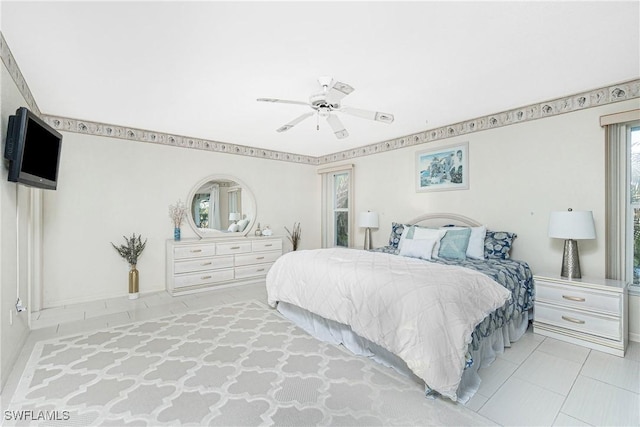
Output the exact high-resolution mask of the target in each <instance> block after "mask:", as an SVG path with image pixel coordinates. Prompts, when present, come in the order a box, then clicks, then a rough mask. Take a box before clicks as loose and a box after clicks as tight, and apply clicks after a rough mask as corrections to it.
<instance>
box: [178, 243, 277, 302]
mask: <svg viewBox="0 0 640 427" xmlns="http://www.w3.org/2000/svg"><path fill="white" fill-rule="evenodd" d="M281 255H282V238H281V237H276V236H273V237H239V238H233V239H211V240H199V239H185V240H180V241H177V242H176V241H174V240H167V292H169V293H170V294H171V295H181V294H186V293H192V292H198V291H205V290H208V289H211V288H213V287H227V286H232V285H242V284H249V283H256V282H260V281H262V280H264V278H265V276H266V275H267V271H269V268H270V267H271V265H272V264H273V263H274V262H275V260H276V259H278V257H280V256H281Z"/></svg>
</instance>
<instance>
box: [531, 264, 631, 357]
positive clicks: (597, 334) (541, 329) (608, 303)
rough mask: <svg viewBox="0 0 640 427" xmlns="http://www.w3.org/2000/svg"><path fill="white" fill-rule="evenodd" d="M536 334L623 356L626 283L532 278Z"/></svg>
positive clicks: (535, 276)
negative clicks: (534, 295)
mask: <svg viewBox="0 0 640 427" xmlns="http://www.w3.org/2000/svg"><path fill="white" fill-rule="evenodd" d="M533 279H534V281H535V291H536V297H535V306H534V321H533V329H534V332H535V333H536V334H540V335H545V336H548V337H552V338H556V339H559V340H562V341H566V342H570V343H573V344H579V345H582V346H585V347H589V348H592V349H595V350H599V351H603V352H606V353H611V354H615V355H616V356H621V357H624V352H625V349H626V347H627V340H628V338H627V335H628V332H627V321H628V320H627V316H628V315H627V304H628V303H627V283H625V282H622V281H620V280H611V279H597V278H582V279H567V278H564V277H560V276H558V275H534V276H533Z"/></svg>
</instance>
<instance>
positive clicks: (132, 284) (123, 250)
mask: <svg viewBox="0 0 640 427" xmlns="http://www.w3.org/2000/svg"><path fill="white" fill-rule="evenodd" d="M122 237H123V238H124V240H125V242H127V244H126V245H120V246H116V245H114V244H113V242H112V243H111V246H113V248H114V249H115V250H116V251H117V252H118V254H120V256H121V257H122V258H124V259H125V261H127V262H128V263H129V299H136V298H138V295H139V293H138V292H139V291H138V285H139V276H138V270H137V269H136V265H137V264H138V257H139V256H140V255H141V254H142V251H143V250H144V247H145V246H146V245H147V239H144V242H143V241H142V235H138V236H136V233H133V235H132V236H131V237H130V238H127V237H126V236H122Z"/></svg>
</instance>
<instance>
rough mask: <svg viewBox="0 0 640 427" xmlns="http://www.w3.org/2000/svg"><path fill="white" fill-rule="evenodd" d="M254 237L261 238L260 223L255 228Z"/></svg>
mask: <svg viewBox="0 0 640 427" xmlns="http://www.w3.org/2000/svg"><path fill="white" fill-rule="evenodd" d="M255 235H256V236H262V230H260V223H258V228H256V231H255Z"/></svg>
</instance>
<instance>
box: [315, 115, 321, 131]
mask: <svg viewBox="0 0 640 427" xmlns="http://www.w3.org/2000/svg"><path fill="white" fill-rule="evenodd" d="M316 130H320V114H319V113H318V114H316Z"/></svg>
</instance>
